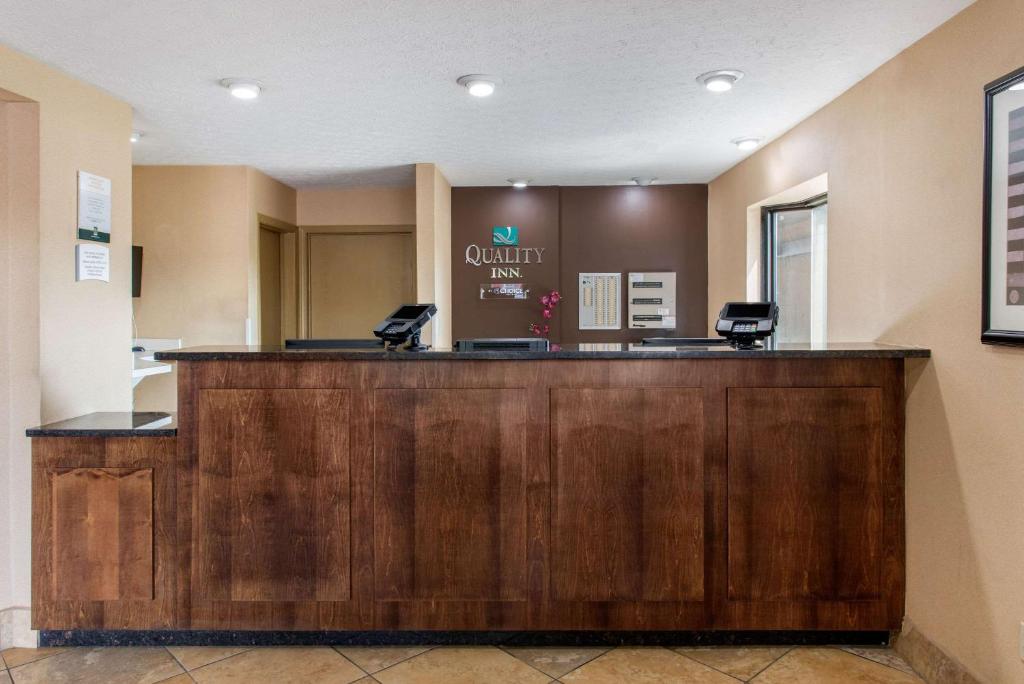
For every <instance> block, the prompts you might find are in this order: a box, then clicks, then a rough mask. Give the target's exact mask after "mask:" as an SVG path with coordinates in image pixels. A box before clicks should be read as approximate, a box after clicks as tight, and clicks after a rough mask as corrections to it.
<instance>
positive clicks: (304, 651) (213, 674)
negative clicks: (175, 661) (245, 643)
mask: <svg viewBox="0 0 1024 684" xmlns="http://www.w3.org/2000/svg"><path fill="white" fill-rule="evenodd" d="M190 674H191V675H192V678H193V679H195V680H196V681H197V682H199V684H221V682H253V683H255V682H273V683H274V684H312V683H313V682H316V683H317V684H349V682H354V681H356V680H358V679H362V678H363V677H365V676H366V673H365V672H363V671H362V670H360V669H359V668H358V667H356V666H355V665H353V664H352V663H350V662H349V661H347V660H345V658H343V657H342V656H341V655H340V654H338V653H336V652H335V651H334V649H332V648H328V647H326V646H320V647H311V648H302V647H294V646H281V647H273V648H254V649H252V650H250V651H246V652H244V653H240V654H238V655H236V656H231V657H230V658H226V659H224V660H218V661H217V662H215V663H213V664H211V665H207V666H205V667H201V668H199V669H198V670H192V671H191V672H190Z"/></svg>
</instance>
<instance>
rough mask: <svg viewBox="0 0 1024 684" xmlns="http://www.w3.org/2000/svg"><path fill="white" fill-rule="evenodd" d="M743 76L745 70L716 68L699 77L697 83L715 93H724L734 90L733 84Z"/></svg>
mask: <svg viewBox="0 0 1024 684" xmlns="http://www.w3.org/2000/svg"><path fill="white" fill-rule="evenodd" d="M741 78H743V72H742V71H740V70H739V69H716V70H715V71H708V72H706V73H703V74H701V75H700V76H698V77H697V83H700V84H701V85H702V86H704V87H705V88H707V89H708V90H710V91H711V92H713V93H724V92H725V91H727V90H732V86H733V84H735V83H736V81H738V80H740V79H741Z"/></svg>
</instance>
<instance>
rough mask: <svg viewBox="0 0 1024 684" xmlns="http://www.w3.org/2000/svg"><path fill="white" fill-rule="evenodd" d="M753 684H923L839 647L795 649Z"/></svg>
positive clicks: (755, 679) (776, 662) (912, 677)
mask: <svg viewBox="0 0 1024 684" xmlns="http://www.w3.org/2000/svg"><path fill="white" fill-rule="evenodd" d="M752 681H753V682H755V684H782V683H783V682H785V683H786V684H790V683H791V682H814V683H815V684H920V682H922V681H923V680H921V679H920V678H918V677H917V676H915V675H909V674H907V673H905V672H900V671H899V670H894V669H893V668H891V667H886V666H885V665H880V664H879V663H873V662H871V661H870V660H865V659H864V658H860V657H858V656H855V655H853V654H852V653H847V652H846V651H843V650H840V649H838V648H794V649H793V650H792V651H790V652H789V653H787V654H786V655H784V656H782V657H781V658H779V659H778V660H777V661H775V663H774V664H773V665H771V666H770V667H769V668H768V669H767V670H765V671H764V672H762V673H761V674H759V675H758V676H757V677H755V678H754V679H753V680H752Z"/></svg>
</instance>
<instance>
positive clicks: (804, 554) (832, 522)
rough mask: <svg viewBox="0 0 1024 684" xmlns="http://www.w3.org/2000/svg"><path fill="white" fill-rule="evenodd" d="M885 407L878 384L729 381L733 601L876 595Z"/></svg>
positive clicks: (880, 545)
mask: <svg viewBox="0 0 1024 684" xmlns="http://www.w3.org/2000/svg"><path fill="white" fill-rule="evenodd" d="M882 408H883V394H882V391H881V389H880V388H877V387H845V388H841V387H834V388H795V387H794V388H733V389H730V390H729V392H728V425H729V429H728V463H729V465H728V505H727V515H728V599H729V600H730V601H737V602H748V603H768V602H770V603H772V604H775V605H776V607H781V606H782V605H783V604H786V603H793V604H800V603H805V604H806V603H815V602H817V603H819V604H821V605H822V606H827V605H828V603H829V602H833V603H834V604H835V603H837V602H862V603H863V602H872V601H874V602H878V601H880V600H881V598H882V592H883V586H882V572H883V564H884V556H885V549H884V546H883V533H882V532H883V518H884V502H883V497H884V489H883V479H882V478H883V465H884V460H883V439H882V438H883V435H882ZM833 607H834V606H833Z"/></svg>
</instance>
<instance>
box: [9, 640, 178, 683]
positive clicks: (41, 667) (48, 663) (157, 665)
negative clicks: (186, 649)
mask: <svg viewBox="0 0 1024 684" xmlns="http://www.w3.org/2000/svg"><path fill="white" fill-rule="evenodd" d="M181 672H183V670H182V668H181V666H180V665H178V663H177V662H176V661H175V660H174V658H172V657H171V654H170V653H168V652H167V650H166V649H163V648H68V649H62V650H61V652H60V653H57V654H56V655H52V656H50V657H49V658H44V659H42V660H36V661H34V662H31V663H28V664H27V665H22V666H20V667H16V668H13V669H12V670H11V678H12V679H13V680H14V681H15V682H16V683H17V684H36V683H40V684H43V683H45V684H63V683H64V682H75V684H87V683H93V682H95V683H96V684H154V683H155V682H160V681H163V680H165V679H168V678H170V677H173V676H174V675H176V674H179V673H181Z"/></svg>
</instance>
